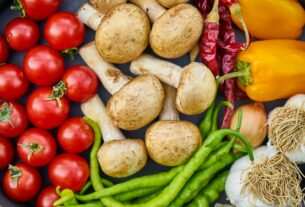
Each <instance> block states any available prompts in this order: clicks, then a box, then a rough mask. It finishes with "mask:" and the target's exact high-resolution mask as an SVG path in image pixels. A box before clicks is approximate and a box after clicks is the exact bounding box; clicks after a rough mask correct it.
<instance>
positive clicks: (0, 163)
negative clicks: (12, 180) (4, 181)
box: [0, 137, 14, 170]
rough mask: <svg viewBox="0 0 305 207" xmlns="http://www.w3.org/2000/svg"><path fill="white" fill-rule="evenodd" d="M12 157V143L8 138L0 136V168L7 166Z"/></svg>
mask: <svg viewBox="0 0 305 207" xmlns="http://www.w3.org/2000/svg"><path fill="white" fill-rule="evenodd" d="M13 158H14V148H13V144H12V143H11V142H10V141H9V140H7V139H5V138H3V137H0V170H2V169H4V168H7V166H8V165H9V164H10V163H11V162H12V160H13Z"/></svg>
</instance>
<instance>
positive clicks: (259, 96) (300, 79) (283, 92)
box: [236, 40, 305, 101]
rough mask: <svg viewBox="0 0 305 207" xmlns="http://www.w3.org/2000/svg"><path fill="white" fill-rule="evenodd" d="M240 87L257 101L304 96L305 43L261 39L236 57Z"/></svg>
mask: <svg viewBox="0 0 305 207" xmlns="http://www.w3.org/2000/svg"><path fill="white" fill-rule="evenodd" d="M236 71H239V72H237V73H240V74H241V75H243V76H241V77H239V78H238V81H237V83H238V86H239V87H240V88H241V89H242V90H243V91H245V92H246V93H247V95H248V96H249V97H250V98H251V99H253V100H255V101H273V100H277V99H281V98H288V97H290V96H292V95H295V94H298V93H305V42H303V41H298V40H262V41H256V42H253V43H251V44H250V47H249V48H248V49H247V50H246V51H242V52H240V53H239V54H238V56H237V67H236Z"/></svg>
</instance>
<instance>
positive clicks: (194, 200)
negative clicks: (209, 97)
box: [54, 100, 253, 207]
mask: <svg viewBox="0 0 305 207" xmlns="http://www.w3.org/2000/svg"><path fill="white" fill-rule="evenodd" d="M214 106H215V100H214V102H213V103H212V105H211V106H210V108H209V109H208V111H207V115H206V117H205V118H204V120H203V122H202V123H201V125H200V130H201V134H202V136H203V137H206V139H205V140H204V143H203V145H202V146H201V147H200V148H199V149H198V151H197V152H196V153H195V154H194V155H193V157H192V158H191V159H190V160H189V161H188V162H187V163H185V164H183V165H180V166H176V167H173V168H172V169H170V170H169V171H167V172H162V173H158V174H154V175H147V176H143V177H139V178H134V179H131V180H128V181H125V182H123V183H119V184H115V185H114V184H113V183H112V182H110V181H108V180H105V179H103V178H101V177H100V168H99V164H98V160H97V156H96V155H97V151H98V149H99V147H100V145H101V140H102V137H101V132H100V129H99V127H98V125H97V124H96V123H95V122H93V121H92V120H90V119H89V118H87V117H85V118H84V119H85V121H87V123H88V124H89V125H90V126H91V127H92V128H93V130H94V133H95V141H94V144H93V147H92V150H91V153H90V181H89V182H88V183H87V184H86V185H85V186H84V188H83V189H82V190H81V192H80V193H79V194H71V193H70V194H69V197H68V196H65V195H62V198H60V199H59V200H58V201H56V202H55V203H54V206H62V205H63V206H69V207H90V206H97V207H99V206H101V207H104V206H105V207H147V206H149V207H167V206H169V207H182V206H186V205H188V206H190V207H194V206H209V205H210V204H211V203H213V202H214V201H215V199H217V198H218V197H219V193H220V192H221V191H223V188H224V187H223V186H224V184H223V183H225V179H226V176H225V175H227V174H225V173H223V174H220V175H219V176H218V177H217V178H215V179H214V180H212V179H213V177H214V175H215V174H217V173H218V172H220V171H221V170H222V169H224V168H225V167H227V166H228V165H230V164H232V163H233V162H234V161H235V160H236V159H238V158H240V157H241V156H242V155H244V153H242V152H247V153H248V154H249V156H250V159H251V160H253V153H252V148H251V146H250V144H249V143H248V141H247V140H246V139H245V138H244V137H243V136H242V135H241V134H239V133H238V132H237V131H239V128H240V126H241V113H240V114H239V119H238V127H237V131H233V130H230V129H220V130H218V129H217V118H218V113H219V110H220V108H221V107H222V106H229V107H230V106H231V104H230V103H229V102H221V103H220V104H219V105H218V106H217V107H216V109H215V108H214ZM228 135H230V136H232V137H234V138H233V139H231V140H230V141H223V139H224V138H225V137H226V136H228ZM237 139H238V140H240V141H241V142H242V143H243V146H241V145H237V144H236V143H235V141H236V140H237ZM233 147H237V148H238V149H240V150H241V151H242V152H240V153H236V154H233V153H231V151H232V148H233ZM211 180H212V181H211ZM221 184H222V185H221ZM91 186H92V187H93V190H94V192H93V193H90V194H87V195H84V193H85V192H86V191H88V189H89V188H90V187H91ZM71 201H73V202H71Z"/></svg>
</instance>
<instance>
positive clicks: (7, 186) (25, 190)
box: [3, 163, 41, 202]
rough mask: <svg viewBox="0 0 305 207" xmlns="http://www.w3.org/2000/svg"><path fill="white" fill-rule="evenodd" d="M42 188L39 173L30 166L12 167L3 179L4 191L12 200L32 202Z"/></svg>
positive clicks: (19, 165)
mask: <svg viewBox="0 0 305 207" xmlns="http://www.w3.org/2000/svg"><path fill="white" fill-rule="evenodd" d="M40 186H41V176H40V174H39V172H38V171H37V170H36V169H35V168H33V167H30V166H28V165H25V164H22V163H20V164H16V165H15V166H12V165H10V166H9V168H8V170H7V171H6V173H5V175H4V177H3V191H4V193H5V194H6V195H7V196H8V197H9V198H10V199H12V200H14V201H17V202H26V201H30V200H32V199H33V198H34V197H35V196H36V194H37V193H38V191H39V189H40Z"/></svg>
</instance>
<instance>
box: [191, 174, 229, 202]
mask: <svg viewBox="0 0 305 207" xmlns="http://www.w3.org/2000/svg"><path fill="white" fill-rule="evenodd" d="M228 175H229V171H228V170H227V171H224V172H223V173H221V174H220V175H218V176H217V177H216V178H215V179H213V180H212V181H211V182H210V183H209V184H208V185H207V186H206V187H204V188H203V189H202V190H201V191H200V192H199V193H198V195H197V196H196V197H195V198H194V199H193V200H192V202H191V203H189V204H188V205H187V207H209V206H210V204H212V203H214V202H215V201H216V200H217V199H218V198H219V195H220V193H221V192H222V191H224V188H225V183H226V180H227V177H228Z"/></svg>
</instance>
